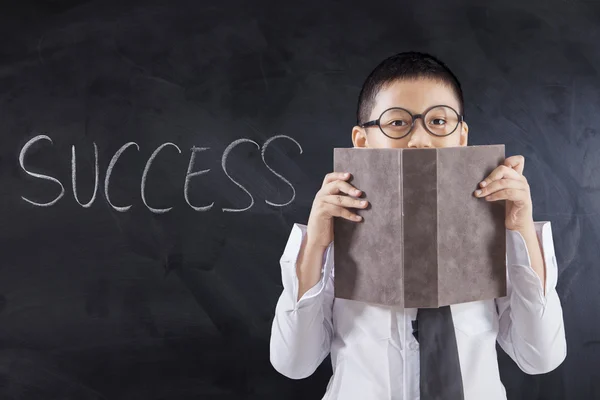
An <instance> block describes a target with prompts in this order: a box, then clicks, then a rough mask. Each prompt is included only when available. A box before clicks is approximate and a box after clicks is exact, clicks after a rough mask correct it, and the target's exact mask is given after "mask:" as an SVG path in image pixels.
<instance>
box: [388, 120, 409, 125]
mask: <svg viewBox="0 0 600 400" xmlns="http://www.w3.org/2000/svg"><path fill="white" fill-rule="evenodd" d="M389 124H390V125H392V126H406V125H408V124H407V123H406V121H403V120H401V119H396V120H393V121H390V123H389Z"/></svg>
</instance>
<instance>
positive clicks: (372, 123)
mask: <svg viewBox="0 0 600 400" xmlns="http://www.w3.org/2000/svg"><path fill="white" fill-rule="evenodd" d="M437 107H445V108H449V109H451V110H452V111H454V112H455V113H456V116H457V117H458V124H456V128H454V129H453V130H452V132H450V133H447V134H445V135H438V134H436V133H433V132H432V131H430V130H429V128H428V127H427V124H426V123H425V115H427V113H428V112H429V111H431V110H433V109H434V108H437ZM390 110H402V111H405V112H406V113H408V115H410V116H411V118H412V123H411V125H410V129H409V130H408V132H406V134H405V135H403V136H399V137H393V136H390V135H388V134H387V133H385V131H384V130H383V128H382V127H381V123H380V121H381V117H383V114H385V113H386V112H388V111H390ZM419 118H421V120H422V121H423V126H424V127H425V130H426V131H427V133H429V134H431V135H433V136H435V137H447V136H450V135H452V134H453V133H454V132H456V130H457V129H458V127H459V126H460V124H462V123H463V122H464V120H465V118H464V115H463V114H459V113H458V111H456V110H455V109H454V108H452V107H450V106H447V105H445V104H438V105H435V106H431V107H429V108H428V109H427V110H425V111H424V112H423V113H421V114H414V115H413V114H412V113H411V112H410V111H408V110H407V109H406V108H402V107H390V108H388V109H387V110H384V111H383V112H382V113H381V115H379V118H377V119H374V120H373V121H368V122H365V123H364V124H361V125H359V126H360V127H361V128H369V127H371V126H378V127H379V130H380V131H381V133H383V134H384V135H385V136H387V137H389V138H390V139H403V138H405V137H407V136H408V135H410V133H411V132H412V131H413V129H414V128H415V122H416V121H417V119H419Z"/></svg>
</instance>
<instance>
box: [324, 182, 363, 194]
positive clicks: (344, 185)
mask: <svg viewBox="0 0 600 400" xmlns="http://www.w3.org/2000/svg"><path fill="white" fill-rule="evenodd" d="M322 193H323V194H325V195H331V194H338V193H345V194H347V195H350V196H354V197H358V196H360V195H361V194H362V192H361V191H360V190H358V189H357V188H355V187H354V186H352V185H351V184H349V183H348V182H346V181H340V180H336V181H333V182H329V183H328V184H327V185H325V187H323V189H322Z"/></svg>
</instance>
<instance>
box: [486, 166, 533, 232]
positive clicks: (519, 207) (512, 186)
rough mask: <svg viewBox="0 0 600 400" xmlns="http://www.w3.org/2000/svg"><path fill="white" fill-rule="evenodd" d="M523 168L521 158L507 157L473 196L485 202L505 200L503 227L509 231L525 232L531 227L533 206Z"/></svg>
mask: <svg viewBox="0 0 600 400" xmlns="http://www.w3.org/2000/svg"><path fill="white" fill-rule="evenodd" d="M524 167H525V158H524V157H523V156H512V157H509V158H507V159H506V160H505V161H504V164H503V165H500V166H499V167H497V168H496V169H494V171H492V173H491V174H490V175H489V176H488V177H487V178H486V179H485V180H483V181H482V182H481V183H480V184H479V186H480V188H481V189H478V190H476V191H475V196H477V197H479V198H484V199H485V200H487V201H498V200H506V219H505V226H506V229H509V230H517V231H525V230H526V229H528V228H530V227H531V226H533V205H532V201H531V193H530V190H529V183H528V182H527V178H525V176H524V175H523V169H524Z"/></svg>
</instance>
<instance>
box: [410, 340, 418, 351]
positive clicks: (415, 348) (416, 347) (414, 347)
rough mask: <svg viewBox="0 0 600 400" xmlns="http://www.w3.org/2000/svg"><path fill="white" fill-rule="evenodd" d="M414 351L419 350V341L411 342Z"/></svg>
mask: <svg viewBox="0 0 600 400" xmlns="http://www.w3.org/2000/svg"><path fill="white" fill-rule="evenodd" d="M408 347H409V348H410V349H411V350H412V351H417V350H419V343H415V342H411V343H410V345H409V346H408Z"/></svg>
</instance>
